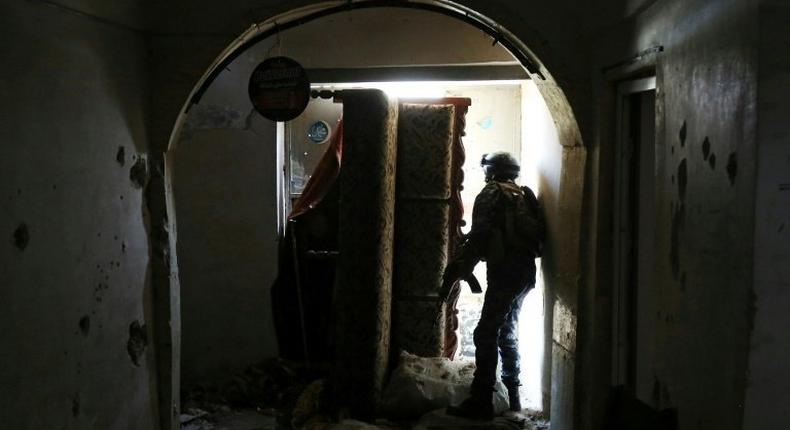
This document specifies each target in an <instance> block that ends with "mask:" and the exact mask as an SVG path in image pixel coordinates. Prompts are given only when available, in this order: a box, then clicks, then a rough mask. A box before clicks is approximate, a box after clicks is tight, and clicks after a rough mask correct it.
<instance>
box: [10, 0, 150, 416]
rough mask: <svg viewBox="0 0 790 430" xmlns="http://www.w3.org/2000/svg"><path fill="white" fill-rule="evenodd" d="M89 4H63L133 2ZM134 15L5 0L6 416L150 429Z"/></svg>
mask: <svg viewBox="0 0 790 430" xmlns="http://www.w3.org/2000/svg"><path fill="white" fill-rule="evenodd" d="M89 3H91V2H83V1H77V0H74V1H69V2H68V3H67V6H68V7H70V8H75V9H77V10H85V11H89V12H91V13H98V14H102V15H106V16H107V17H110V18H111V17H112V16H114V15H113V14H111V13H109V12H110V11H108V10H107V9H112V12H113V13H117V12H119V11H125V12H128V13H130V14H132V13H133V12H134V10H133V8H132V7H131V4H130V3H126V4H125V6H130V7H129V8H124V7H122V6H121V5H120V4H118V5H115V8H103V7H102V6H101V5H98V6H97V8H92V7H91V5H90V4H89ZM93 3H95V2H93ZM130 16H132V15H126V19H127V21H126V22H124V23H122V24H112V23H110V22H105V21H103V20H101V19H97V18H91V17H89V16H85V15H79V14H77V13H74V12H73V11H69V10H67V9H63V8H60V7H57V3H55V2H47V3H45V2H38V1H6V0H4V1H2V2H0V34H2V40H3V41H4V43H2V44H0V57H2V58H3V67H2V69H1V70H0V96H2V98H3V100H4V102H3V103H2V104H0V141H1V142H2V145H0V172H3V179H4V180H3V181H2V183H0V196H2V201H3V203H2V210H0V229H2V231H3V233H2V234H3V237H4V240H3V245H2V246H0V261H2V264H1V265H0V285H2V288H0V303H2V304H3V309H2V312H0V326H2V327H3V328H4V329H3V330H2V333H1V334H0V343H2V345H4V346H3V348H2V349H0V362H2V363H3V364H2V366H1V368H0V387H2V388H1V389H0V404H1V405H2V407H0V422H2V423H3V424H2V426H3V427H5V428H15V429H54V428H58V429H59V428H101V429H151V428H155V427H156V414H157V409H156V403H155V402H156V377H155V375H156V367H155V361H154V359H153V346H152V339H153V337H152V335H153V333H152V330H151V327H152V312H151V300H150V297H151V290H150V287H149V285H148V284H147V273H148V267H149V266H148V263H149V246H148V234H147V231H146V218H145V216H144V206H145V202H144V196H143V190H142V186H143V185H145V182H146V176H147V169H146V167H145V166H146V163H145V160H146V152H147V151H148V131H149V129H148V123H147V114H148V99H147V94H148V82H147V65H148V64H147V54H146V48H145V44H144V38H143V36H142V35H141V34H139V33H138V32H136V31H134V30H132V29H130V28H129V26H132V25H135V23H134V22H131V21H128V20H129V17H130Z"/></svg>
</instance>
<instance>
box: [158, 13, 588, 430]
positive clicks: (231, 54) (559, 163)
mask: <svg viewBox="0 0 790 430" xmlns="http://www.w3.org/2000/svg"><path fill="white" fill-rule="evenodd" d="M375 7H403V8H412V9H419V10H425V11H428V12H433V13H440V14H444V15H448V16H450V17H453V18H456V19H459V20H461V21H463V22H465V23H467V24H470V25H473V26H475V27H477V28H479V29H481V30H482V31H484V32H486V33H487V34H489V35H490V36H491V37H492V38H493V39H494V40H495V41H496V42H498V43H500V44H501V45H502V46H504V47H505V48H507V49H508V51H510V52H511V54H512V55H513V56H514V57H515V58H517V59H518V61H519V62H520V64H521V65H522V66H523V67H524V68H525V69H526V70H527V71H528V73H529V74H530V76H532V77H533V78H534V80H536V81H538V82H540V84H539V85H537V86H536V88H537V90H538V91H540V93H541V95H542V96H543V97H544V99H545V100H546V101H547V104H548V106H549V111H550V114H551V116H552V118H553V119H554V121H555V124H556V126H557V128H558V135H559V137H560V144H561V145H562V148H557V151H558V153H559V156H558V157H554V158H553V163H554V164H553V165H545V166H542V167H539V170H541V169H542V171H541V172H540V174H539V177H540V182H541V191H542V194H543V199H544V204H545V205H546V208H547V212H548V213H547V215H548V218H549V220H550V231H551V237H552V243H553V244H554V246H553V247H551V249H549V252H548V255H547V258H546V260H547V261H546V262H545V264H544V272H545V274H546V281H547V284H548V285H549V288H550V294H551V298H550V300H549V306H548V308H547V313H546V319H547V322H548V324H547V327H549V328H550V329H549V333H548V334H547V339H548V341H547V342H548V346H549V347H550V349H549V351H552V352H550V353H549V356H552V357H553V358H552V359H551V361H552V365H551V368H552V369H555V372H563V374H564V377H562V378H556V381H557V384H554V385H552V388H551V391H552V393H554V394H555V397H557V399H558V401H556V402H553V404H552V409H554V408H555V407H558V408H559V407H560V406H559V405H561V404H563V403H562V402H564V401H565V400H567V401H568V402H569V403H568V404H567V405H565V406H563V407H567V406H572V400H570V399H572V398H573V397H572V394H571V395H570V397H566V396H567V395H568V394H566V393H572V391H573V379H572V372H573V364H572V363H573V360H572V359H568V357H566V356H567V355H572V353H573V352H572V351H573V350H574V349H575V300H576V299H575V298H576V291H575V290H574V288H575V284H573V283H572V282H567V279H568V276H569V273H572V272H573V271H574V270H578V268H574V267H569V264H568V261H566V259H565V258H564V257H563V256H561V255H559V253H558V250H560V249H561V250H562V254H563V255H571V256H573V255H576V256H577V255H578V224H579V219H578V216H579V213H580V210H581V209H580V207H581V201H582V199H581V188H582V181H583V180H582V178H583V170H584V150H583V148H581V146H580V145H581V142H580V140H581V139H580V133H579V130H578V126H577V125H576V121H575V119H574V116H573V113H572V110H571V108H570V105H569V103H568V102H567V100H566V99H565V96H564V95H563V93H562V91H561V90H560V89H559V87H557V86H556V84H555V83H554V82H553V80H552V78H551V76H550V74H549V73H548V71H546V70H545V68H543V67H542V66H541V65H540V63H539V62H538V61H537V59H535V58H534V56H533V55H532V54H531V53H530V51H529V50H528V49H527V48H526V46H525V45H524V44H523V43H522V42H521V41H520V40H518V39H517V38H516V37H515V36H513V35H512V34H511V33H510V32H508V31H507V30H506V29H504V28H502V27H500V26H498V25H497V24H496V23H495V22H493V21H491V20H489V19H487V18H486V17H484V16H482V15H479V14H477V13H475V12H474V11H472V10H471V9H468V8H465V7H462V6H459V5H457V4H454V3H451V2H447V1H430V2H402V3H395V4H393V2H387V1H365V2H359V3H352V4H350V5H349V4H348V3H345V2H342V3H340V2H327V3H321V4H319V5H314V6H309V7H305V8H302V9H298V10H294V11H291V12H287V13H285V14H281V15H278V16H276V17H272V18H270V19H269V20H266V21H265V22H263V23H261V24H259V25H258V26H255V27H253V28H251V29H250V30H248V31H247V32H246V33H245V34H243V35H242V36H240V37H239V38H238V39H237V40H236V41H235V42H234V43H233V44H231V45H230V46H229V47H228V48H227V49H226V50H225V51H224V52H223V54H222V55H220V56H219V57H218V58H217V60H216V61H215V62H214V64H212V66H211V67H210V68H209V70H208V71H207V72H206V73H205V74H204V76H203V77H202V78H201V81H200V83H199V84H198V85H197V86H196V87H195V88H194V90H193V91H192V94H191V95H190V99H189V100H188V102H187V103H186V105H185V106H184V108H183V109H182V112H181V116H180V118H179V121H178V123H177V124H176V126H175V128H174V130H173V133H172V135H171V140H170V151H169V152H168V160H167V166H166V167H167V168H172V166H173V164H172V162H173V161H172V159H171V157H170V154H172V151H173V150H174V149H175V147H176V144H177V142H178V140H179V135H180V133H181V131H182V127H183V125H184V122H185V120H186V118H187V116H188V114H189V112H190V108H191V107H192V106H193V105H194V103H196V102H197V101H199V100H200V98H201V97H202V96H203V94H204V93H205V91H206V89H207V88H208V86H209V85H210V84H211V83H212V82H213V80H214V79H215V78H216V77H217V76H218V74H219V73H220V72H221V71H222V70H223V69H224V67H225V66H227V65H228V64H230V62H231V61H233V59H235V58H236V57H237V56H238V55H240V54H241V53H242V52H244V51H245V50H246V49H247V48H249V47H251V46H253V45H255V44H256V43H258V42H259V41H261V40H264V39H266V38H268V37H272V36H274V35H276V34H277V33H278V32H282V31H284V30H286V29H288V28H293V27H295V26H299V25H303V24H306V23H308V22H311V21H312V20H316V19H320V18H322V17H326V16H331V15H334V14H339V13H343V12H347V11H349V10H353V9H355V8H360V9H362V8H375ZM569 148H570V150H567V151H566V149H569ZM567 178H575V180H574V181H568V180H567ZM170 185H172V184H170ZM170 207H171V208H173V207H175V205H170ZM170 216H171V219H173V220H175V218H176V217H175V213H172V212H171V213H170ZM561 224H562V225H563V228H562V229H561V228H559V226H560V225H561ZM574 225H575V226H576V228H575V229H574V227H573V226H574ZM569 226H570V228H568V227H569ZM174 239H175V238H174V237H172V236H171V240H174ZM555 309H556V311H555ZM552 323H553V324H552ZM551 327H553V330H552V329H551ZM552 339H554V343H555V344H558V345H553V344H552ZM569 363H570V364H569ZM568 372H570V375H568ZM568 376H570V378H568ZM171 388H172V387H171ZM555 391H556V393H555ZM170 392H172V393H175V392H177V389H171V390H170ZM557 394H559V395H557ZM560 399H564V400H560ZM163 400H164V399H163ZM558 424H559V423H558ZM567 425H570V423H567ZM561 428H569V427H561Z"/></svg>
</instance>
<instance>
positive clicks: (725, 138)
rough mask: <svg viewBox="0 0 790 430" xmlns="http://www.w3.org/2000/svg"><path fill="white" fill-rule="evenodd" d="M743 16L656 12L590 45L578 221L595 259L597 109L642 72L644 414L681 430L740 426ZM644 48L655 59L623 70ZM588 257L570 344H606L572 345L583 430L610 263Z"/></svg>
mask: <svg viewBox="0 0 790 430" xmlns="http://www.w3.org/2000/svg"><path fill="white" fill-rule="evenodd" d="M755 5H756V2H750V1H702V0H698V1H664V2H656V3H654V4H653V5H652V6H651V7H649V8H647V9H646V10H644V11H643V12H642V13H641V14H639V15H638V16H636V17H634V18H633V19H631V20H629V21H627V22H626V23H624V24H623V25H619V26H616V27H613V28H611V29H610V30H608V31H607V32H606V34H605V35H604V36H603V37H602V38H601V39H599V40H598V41H597V42H598V43H597V45H596V46H597V49H596V61H595V62H594V67H595V69H594V70H595V73H596V76H600V77H601V78H600V82H599V85H600V92H599V94H598V95H597V97H596V100H597V101H600V105H599V106H598V110H599V113H598V115H600V116H599V117H598V120H599V123H598V126H597V130H598V133H600V134H598V135H597V136H596V139H595V140H594V142H595V144H594V147H593V152H594V153H593V158H592V159H593V160H595V161H594V163H595V164H596V166H595V167H594V168H593V169H591V170H590V172H591V174H592V175H593V176H592V178H593V179H592V180H591V181H589V182H590V183H597V182H598V180H600V181H601V182H600V185H599V186H600V188H599V189H597V190H595V195H597V198H596V199H595V200H593V201H594V202H597V203H593V205H597V206H596V207H594V208H593V209H590V212H589V213H590V217H589V219H590V220H591V221H593V222H597V223H599V224H598V226H599V227H598V228H599V230H598V231H597V233H596V234H597V239H598V240H599V241H600V242H599V246H600V247H599V248H598V249H599V250H603V249H605V248H607V245H606V244H607V243H611V242H610V240H611V239H610V238H611V237H612V230H611V229H612V227H611V217H610V216H607V214H611V212H610V209H607V207H608V205H609V203H607V202H611V199H612V194H611V193H612V191H611V190H612V187H613V186H614V184H613V182H612V180H613V178H612V176H611V174H609V173H608V172H609V171H611V169H612V168H613V164H612V162H613V161H612V160H613V158H612V157H613V156H612V153H611V151H612V149H611V148H613V147H614V145H613V143H614V140H613V138H614V131H613V129H612V128H611V125H610V124H613V123H614V116H613V115H614V114H613V111H612V110H611V109H612V108H611V107H610V106H608V105H607V103H610V104H611V103H614V99H613V98H612V97H609V96H607V92H609V93H611V91H613V90H614V85H615V84H616V82H617V80H620V79H626V78H628V77H629V76H638V75H644V74H649V73H650V69H651V68H653V67H654V68H655V74H656V76H657V106H656V109H657V114H656V123H657V137H656V148H655V157H656V172H655V173H656V190H655V192H656V195H657V199H656V201H655V202H654V204H655V213H656V226H655V228H656V233H655V234H656V237H655V240H656V245H655V250H654V251H655V255H656V256H657V260H656V262H655V276H654V283H653V286H652V288H654V291H651V292H650V294H649V296H651V297H655V298H656V299H655V301H654V302H653V303H652V304H650V305H648V308H649V309H650V311H649V315H650V318H651V323H650V325H651V326H652V327H654V330H653V334H652V336H650V338H649V340H648V342H649V343H650V344H651V345H652V346H653V350H654V351H655V353H656V354H655V357H654V358H655V361H654V365H653V368H652V369H651V373H652V374H653V375H654V383H653V389H652V393H653V399H652V402H651V403H653V404H654V405H656V406H657V407H659V408H675V409H677V411H678V415H679V420H680V428H721V429H737V428H740V427H741V422H742V418H743V402H744V390H745V388H746V384H747V382H746V374H747V373H746V370H747V369H746V356H747V351H748V345H749V336H750V331H751V320H752V317H751V315H752V311H751V309H752V306H753V305H752V296H753V291H752V282H751V280H752V261H753V260H752V251H753V244H752V234H753V228H754V210H753V208H754V202H755V199H754V196H753V193H754V186H755V180H754V176H755V170H756V167H755V152H756V144H757V142H756V118H757V112H756V108H755V106H756V97H757V95H756V82H757V80H756V77H757V57H756V54H755V52H756V51H755V41H756V39H757V14H756V6H755ZM656 46H661V47H663V52H660V53H656V54H653V55H648V56H647V57H648V58H647V59H644V58H643V59H641V60H640V59H638V58H634V57H633V56H634V55H635V54H636V53H638V52H641V51H644V50H646V49H648V48H651V47H656ZM629 59H630V60H629ZM602 72H603V73H602ZM607 112H608V113H607ZM598 178H600V179H598ZM601 215H603V216H601ZM596 220H597V221H596ZM590 230H595V228H591V229H590ZM593 246H595V245H593ZM590 255H592V256H591V257H588V258H587V260H586V265H587V266H588V267H593V266H597V270H598V273H596V274H591V275H592V276H597V279H598V281H599V282H598V283H597V284H591V285H595V287H593V288H590V289H586V290H585V291H583V292H582V297H583V299H582V303H584V304H585V308H584V309H583V310H582V311H580V314H581V315H583V320H582V321H580V324H579V326H580V327H584V331H585V332H584V333H583V332H582V331H581V330H580V332H579V335H580V336H585V338H586V339H594V338H593V337H592V336H591V335H594V336H597V337H598V339H601V340H603V339H606V338H607V337H609V342H603V341H600V342H598V343H597V346H596V345H590V344H589V343H585V344H583V347H584V348H585V349H584V351H583V358H582V361H583V362H584V365H583V366H585V367H587V369H589V370H585V371H584V372H582V373H581V374H582V375H583V377H584V379H583V380H582V381H579V382H580V383H581V384H582V387H584V388H582V389H581V392H582V395H583V396H584V397H583V399H580V402H579V404H583V405H584V407H585V408H587V411H584V412H583V413H582V416H584V415H585V414H586V415H587V416H590V417H592V419H590V420H589V421H588V422H589V423H590V424H588V425H589V427H583V428H596V427H595V426H599V425H600V422H601V420H602V418H603V411H605V408H604V407H603V403H602V400H601V399H605V398H606V390H607V389H608V386H609V384H610V381H609V378H610V374H609V373H608V371H606V369H608V365H609V363H608V360H610V359H611V350H610V348H611V343H610V342H611V338H610V335H611V333H610V330H611V325H610V324H611V321H610V320H609V318H610V317H609V314H608V309H609V306H610V303H611V293H612V284H611V276H610V275H611V268H610V267H611V266H610V265H611V261H612V260H611V259H610V258H606V256H607V255H609V257H611V254H610V253H609V254H607V252H606V251H603V252H602V253H601V255H598V258H597V260H596V259H595V256H594V255H595V254H594V253H590ZM602 257H604V258H602ZM607 266H608V267H607ZM588 333H589V334H588ZM607 333H608V334H607ZM596 348H597V350H596ZM588 354H589V355H588ZM601 370H603V371H601Z"/></svg>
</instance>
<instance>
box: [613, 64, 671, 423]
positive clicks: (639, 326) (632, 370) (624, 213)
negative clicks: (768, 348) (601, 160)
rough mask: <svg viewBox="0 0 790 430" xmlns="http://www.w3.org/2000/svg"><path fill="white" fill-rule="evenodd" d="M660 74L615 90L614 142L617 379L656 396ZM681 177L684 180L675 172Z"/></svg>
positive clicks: (648, 397) (649, 399) (647, 397)
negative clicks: (656, 209)
mask: <svg viewBox="0 0 790 430" xmlns="http://www.w3.org/2000/svg"><path fill="white" fill-rule="evenodd" d="M655 105H656V79H655V77H650V78H643V79H638V80H634V81H627V82H624V83H621V84H620V85H619V86H618V91H617V141H616V147H615V151H616V152H615V154H616V162H615V163H616V164H615V166H616V167H615V206H614V207H615V212H614V214H615V216H614V232H615V241H614V243H615V250H614V252H615V253H614V255H615V258H614V262H615V267H614V274H615V294H614V298H615V300H614V306H613V310H614V311H613V321H612V323H613V324H612V327H613V329H614V333H613V337H612V338H613V339H614V340H615V341H614V342H613V347H614V350H613V351H612V358H613V363H612V369H613V371H612V377H613V381H612V383H613V385H615V386H623V387H624V388H625V389H626V390H627V391H628V392H629V393H631V394H632V395H633V396H634V397H636V398H637V399H639V400H641V401H643V402H645V403H646V404H648V405H651V406H654V407H657V406H658V405H657V404H655V403H656V402H655V401H654V397H655V394H654V380H655V377H654V375H655V368H654V365H655V363H654V360H653V358H652V357H653V354H654V351H653V348H654V345H655V342H654V339H651V336H652V334H653V333H655V329H654V327H653V326H652V324H653V315H654V310H653V309H651V306H654V304H655V303H656V299H657V298H658V297H657V296H656V291H655V286H654V285H653V279H654V270H655V266H654V264H655V263H654V262H655V259H656V258H655V255H654V250H655V240H656V236H655V235H656V221H655V220H656V218H655V217H656V214H655V207H656V174H655V166H656V159H655V157H656V155H655V154H656V147H655V143H656V141H655V131H656V108H655ZM677 180H685V179H681V178H677Z"/></svg>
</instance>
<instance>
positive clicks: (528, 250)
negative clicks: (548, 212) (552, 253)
mask: <svg viewBox="0 0 790 430" xmlns="http://www.w3.org/2000/svg"><path fill="white" fill-rule="evenodd" d="M497 186H498V187H499V190H500V191H501V192H502V195H503V200H504V206H505V217H504V228H502V229H501V233H502V238H501V240H502V245H503V248H504V249H503V250H502V251H504V253H505V254H510V253H516V254H527V255H532V256H533V257H534V258H537V257H540V256H541V254H542V251H543V239H544V236H545V231H544V224H543V213H542V211H541V208H540V204H539V203H538V200H537V198H535V194H534V193H533V192H532V190H530V189H529V188H528V187H519V186H518V185H516V184H514V183H512V182H497Z"/></svg>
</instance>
